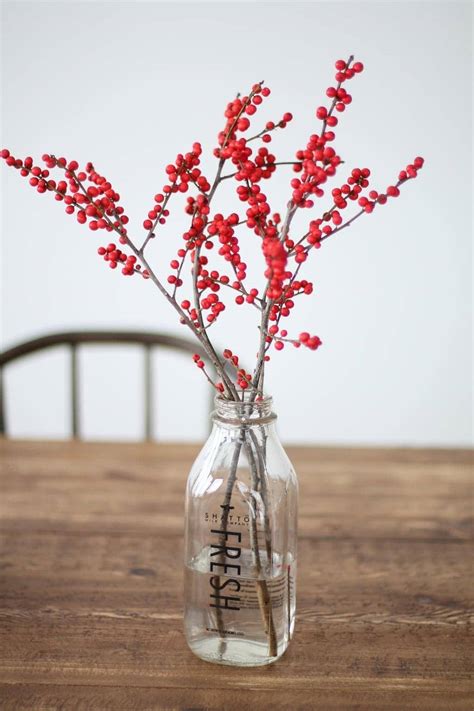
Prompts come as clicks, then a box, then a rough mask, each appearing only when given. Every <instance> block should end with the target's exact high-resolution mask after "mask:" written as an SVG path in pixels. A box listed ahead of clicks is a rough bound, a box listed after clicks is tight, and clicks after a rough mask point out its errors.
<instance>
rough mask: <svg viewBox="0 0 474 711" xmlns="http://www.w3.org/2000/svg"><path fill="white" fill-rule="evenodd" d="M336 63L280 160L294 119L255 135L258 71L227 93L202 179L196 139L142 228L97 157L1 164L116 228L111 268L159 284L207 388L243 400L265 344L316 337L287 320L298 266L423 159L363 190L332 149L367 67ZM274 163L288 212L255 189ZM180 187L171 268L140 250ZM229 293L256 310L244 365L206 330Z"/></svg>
mask: <svg viewBox="0 0 474 711" xmlns="http://www.w3.org/2000/svg"><path fill="white" fill-rule="evenodd" d="M335 68H336V74H335V83H334V85H333V86H330V87H328V89H327V90H326V96H327V98H328V102H327V104H328V105H327V106H319V107H318V108H317V109H316V119H318V121H320V122H321V125H320V127H319V130H318V132H316V133H313V134H312V135H311V136H310V137H309V139H308V141H307V143H306V146H305V147H304V148H302V149H300V150H297V151H296V154H295V158H294V159H293V160H287V161H278V160H277V159H276V157H275V155H274V154H273V153H272V152H271V151H270V149H269V147H268V146H269V144H270V143H271V142H272V138H273V134H274V132H275V131H277V130H280V129H284V128H285V127H286V126H287V125H288V124H289V123H290V122H291V120H292V118H293V116H292V114H291V113H285V114H284V115H283V116H282V118H281V119H280V120H278V121H275V122H274V121H268V122H267V123H266V124H265V126H264V128H261V129H260V130H257V131H256V132H255V133H253V134H252V131H251V127H252V124H253V123H254V122H255V118H256V114H257V113H258V109H259V107H260V106H261V105H262V103H263V102H264V101H265V99H267V97H268V96H269V95H270V89H269V88H268V87H267V86H264V84H263V82H260V83H259V84H255V85H254V86H253V87H252V90H251V91H250V92H249V93H248V95H246V96H237V98H235V99H234V100H233V101H230V102H229V103H228V104H227V107H226V110H225V114H224V115H225V119H226V122H225V126H224V128H223V130H222V131H220V133H219V134H218V141H217V142H218V145H217V147H216V148H215V149H214V156H215V158H216V160H217V169H216V174H215V177H214V179H213V180H212V181H211V180H208V178H207V177H206V176H205V175H203V173H202V171H201V169H200V167H199V166H200V156H201V153H202V148H201V144H200V143H194V144H193V146H192V149H191V150H190V151H189V152H188V153H185V154H181V153H180V154H179V155H178V156H177V157H176V160H175V162H174V163H170V164H169V165H168V166H166V169H165V171H166V182H165V184H164V186H163V188H162V190H161V192H158V193H157V194H156V195H155V196H154V199H153V204H152V206H151V208H150V211H149V212H148V215H147V216H146V218H145V220H144V221H143V230H144V235H143V237H142V238H137V237H136V236H135V237H133V238H132V236H131V235H130V234H129V229H128V223H129V218H128V217H127V215H126V213H125V210H124V208H123V207H122V205H121V204H120V195H119V193H118V192H116V190H115V189H114V187H113V186H112V184H111V183H110V181H109V180H107V178H105V177H104V176H103V175H101V174H100V173H98V172H97V171H96V169H95V167H94V165H93V164H92V163H87V164H86V165H85V167H84V168H83V169H81V168H80V167H79V164H78V163H77V161H75V160H67V159H66V158H63V157H60V158H57V157H56V156H54V155H50V154H45V155H43V157H42V160H43V164H44V166H45V167H44V168H42V167H40V166H38V165H36V164H35V162H34V161H33V159H32V158H31V157H27V158H25V159H24V160H22V159H20V158H15V157H14V156H13V155H12V154H11V153H10V151H8V150H7V149H3V150H2V151H1V157H2V158H3V159H4V160H5V162H6V164H7V165H9V166H11V167H13V168H16V169H17V170H18V171H19V173H20V175H22V176H23V177H25V178H28V180H29V184H30V185H31V186H32V187H34V188H35V189H36V190H37V192H39V193H51V194H53V195H54V197H55V199H56V200H57V201H58V202H60V203H63V204H64V206H65V211H66V213H67V214H69V215H76V219H77V221H78V222H79V223H81V224H87V225H88V227H89V229H90V230H92V231H93V232H100V231H105V232H107V233H114V234H113V235H111V236H112V237H113V238H115V240H114V241H111V242H110V243H108V244H105V245H103V246H100V247H99V248H98V250H97V251H98V254H99V255H100V256H101V257H102V258H103V259H104V260H105V261H106V262H108V265H109V267H110V268H111V269H116V268H120V269H121V272H122V274H123V275H125V276H134V275H141V276H142V277H143V278H144V279H150V280H151V281H152V282H153V283H154V284H155V285H156V286H157V287H158V289H159V290H160V292H161V293H162V294H163V296H164V297H165V298H166V299H167V300H168V302H169V303H170V304H171V305H172V306H173V308H174V309H175V310H176V311H177V313H178V315H179V319H180V322H181V323H182V324H184V325H186V326H188V328H190V329H191V331H192V332H193V334H194V335H195V336H196V338H197V339H198V340H199V341H200V343H201V345H202V347H203V348H204V350H205V352H206V353H207V355H208V357H209V360H210V361H211V362H212V364H213V366H214V368H215V369H216V372H217V378H218V379H217V380H216V381H214V379H213V378H212V377H211V375H210V374H209V373H208V372H207V370H206V367H205V363H204V361H203V360H202V359H201V358H200V357H199V356H197V355H196V356H194V361H195V363H196V365H197V366H198V368H200V369H201V370H202V371H203V372H204V374H205V375H206V377H207V378H208V380H209V381H210V382H211V384H212V385H213V387H215V388H216V390H217V391H219V392H221V393H222V394H223V395H224V396H225V397H226V398H229V399H231V400H241V399H243V397H244V391H248V393H249V394H250V399H255V398H258V397H260V396H262V394H263V384H264V373H265V363H266V362H267V361H269V360H270V353H271V351H272V349H275V350H277V351H279V350H282V349H283V348H284V347H285V345H286V344H291V345H293V346H294V347H295V348H299V347H301V346H304V347H306V348H309V349H311V350H316V349H317V348H319V346H320V345H321V340H320V339H319V338H318V336H315V335H311V334H310V333H307V332H303V333H300V334H299V335H298V336H291V335H289V333H288V331H287V329H286V328H285V327H284V326H283V323H284V322H282V320H283V319H286V318H287V317H288V316H290V314H291V312H292V310H293V309H294V307H295V299H296V298H297V297H299V296H302V295H305V294H306V295H309V294H311V293H312V291H313V285H312V283H311V282H310V281H308V280H307V279H303V278H301V277H300V270H301V267H302V265H303V264H304V262H306V260H307V259H308V256H309V254H310V252H312V251H313V250H315V249H319V247H320V246H321V244H322V242H324V240H326V239H327V238H328V237H333V236H335V235H336V234H337V233H338V232H340V231H341V230H343V229H345V228H346V227H349V226H350V225H351V224H352V223H353V222H354V221H355V220H357V219H358V218H359V217H361V216H362V215H364V214H366V213H371V212H373V210H374V209H375V208H376V207H377V206H378V205H385V204H386V203H387V201H388V200H390V199H392V198H396V197H398V196H399V195H400V187H401V186H402V185H403V184H404V183H406V182H408V181H409V180H412V179H413V178H415V177H416V176H417V173H418V171H419V170H420V169H421V168H422V166H423V158H420V157H417V158H415V159H414V160H413V162H412V163H410V164H409V165H407V167H406V168H405V169H404V170H402V171H401V172H400V173H399V175H398V180H397V181H396V182H394V184H393V185H389V186H388V187H387V188H386V189H385V191H378V190H374V189H369V188H370V170H369V169H368V168H353V169H352V170H350V171H347V169H346V168H345V165H344V164H343V161H342V159H341V157H340V156H339V155H338V153H337V152H336V150H335V148H334V139H335V128H336V127H337V125H338V122H339V119H338V114H341V113H343V112H344V111H345V110H346V108H347V107H348V106H349V105H350V104H351V102H352V96H351V94H349V93H348V91H347V90H346V89H345V88H344V86H343V85H345V84H346V82H347V81H349V80H350V79H352V78H353V77H355V76H356V75H357V74H359V73H360V72H362V71H363V69H364V67H363V65H362V63H361V62H354V58H353V57H350V58H349V60H348V61H344V60H341V59H340V60H338V61H337V62H336V64H335ZM249 133H250V134H252V135H250V136H249ZM280 166H292V168H293V171H294V174H295V176H294V177H293V179H292V180H291V181H290V194H289V201H288V203H287V205H286V210H285V212H284V213H283V214H280V213H279V212H273V210H272V208H271V207H270V205H269V203H268V199H267V196H266V195H265V193H264V192H263V189H262V184H263V183H264V181H265V180H269V179H270V178H271V177H272V176H273V175H274V174H275V173H276V172H277V169H280ZM52 170H55V171H57V172H59V174H60V175H59V178H54V177H53V176H52V174H51V171H52ZM339 171H342V172H345V173H346V178H345V180H344V181H343V182H342V184H340V186H339V187H335V188H333V189H332V192H331V197H332V205H330V206H328V207H327V208H326V209H325V210H324V211H323V212H322V214H320V216H319V217H317V218H316V219H311V220H310V221H309V224H308V226H307V228H306V230H304V231H303V234H293V232H292V229H291V227H292V221H293V218H294V216H295V214H296V213H297V212H298V211H299V210H307V209H311V208H314V205H315V201H316V200H317V199H320V198H323V197H324V196H325V194H326V191H327V189H326V184H327V182H328V179H330V178H334V177H335V176H336V173H337V172H339ZM347 172H348V174H347ZM227 180H232V181H234V183H235V186H236V194H237V197H238V200H239V201H240V203H242V205H241V208H240V210H239V211H236V212H233V213H231V214H230V215H222V214H220V213H214V212H213V210H212V202H213V199H214V196H215V194H216V191H217V189H218V188H219V186H220V185H221V184H222V183H223V182H224V181H227ZM177 193H183V194H184V193H189V195H188V196H187V197H186V198H185V204H184V210H185V212H186V213H187V214H188V215H189V217H190V224H189V227H188V229H187V231H186V232H185V233H184V234H183V235H182V241H181V244H180V245H179V248H178V250H177V252H176V257H175V258H174V259H173V260H172V261H171V262H170V265H169V266H170V270H169V273H168V274H165V275H163V274H162V275H159V274H158V273H157V271H155V270H154V269H153V268H152V266H151V265H150V263H149V262H148V260H147V257H146V256H145V251H146V248H147V246H148V244H149V242H150V241H151V240H152V239H154V238H155V236H156V235H157V233H158V232H159V230H160V228H161V226H162V225H164V224H165V223H166V222H167V220H168V218H169V216H170V210H169V205H170V203H171V201H172V200H173V201H175V199H176V194H177ZM349 207H353V208H355V209H354V210H353V212H352V213H351V214H350V215H349V216H347V217H346V216H345V210H347V208H349ZM243 234H245V237H244V239H257V240H259V241H260V244H261V249H262V253H263V260H262V265H263V267H264V270H263V275H264V282H263V286H261V287H260V288H256V287H253V286H250V285H249V284H248V279H247V264H246V263H245V261H244V259H243V257H242V255H241V252H240V247H241V244H242V243H243V241H242V235H243ZM109 239H110V238H109ZM216 253H217V254H216ZM208 255H209V256H208ZM211 255H212V263H211V259H210V256H211ZM186 274H188V275H189V279H188V280H186V279H185V275H186ZM232 292H233V294H234V297H233V298H234V299H235V302H236V303H237V304H239V305H243V304H249V305H251V306H252V307H253V308H255V309H256V310H257V311H258V312H259V316H258V329H259V347H258V352H257V358H256V365H255V368H254V371H253V373H248V372H246V371H245V369H244V368H242V367H241V366H240V365H239V358H238V356H237V355H235V354H234V353H232V351H230V350H229V349H225V350H224V351H223V353H219V352H218V351H217V350H216V348H215V346H214V345H213V343H212V342H211V340H210V337H209V331H210V328H211V327H212V326H213V324H214V323H216V321H217V320H218V319H219V318H220V317H221V314H222V313H223V312H224V311H225V308H226V304H225V299H224V295H225V293H228V294H229V293H232Z"/></svg>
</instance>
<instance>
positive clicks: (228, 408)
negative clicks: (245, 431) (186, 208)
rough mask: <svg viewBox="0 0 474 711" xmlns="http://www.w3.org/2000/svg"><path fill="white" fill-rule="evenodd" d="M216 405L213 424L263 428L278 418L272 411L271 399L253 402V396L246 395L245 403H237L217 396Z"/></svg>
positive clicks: (264, 398) (266, 398) (265, 398)
mask: <svg viewBox="0 0 474 711" xmlns="http://www.w3.org/2000/svg"><path fill="white" fill-rule="evenodd" d="M214 405H215V410H214V412H213V413H212V420H213V422H215V423H217V424H219V423H220V424H224V425H228V426H230V427H239V426H240V427H261V426H262V425H266V424H269V423H270V422H273V421H274V420H276V417H277V416H276V415H275V413H274V412H273V409H272V407H273V400H272V398H271V397H263V398H260V399H257V398H256V399H254V400H253V399H252V396H251V395H247V394H246V393H244V400H243V402H242V401H239V402H235V401H234V400H226V399H225V398H223V397H222V396H221V395H217V396H216V397H215V399H214Z"/></svg>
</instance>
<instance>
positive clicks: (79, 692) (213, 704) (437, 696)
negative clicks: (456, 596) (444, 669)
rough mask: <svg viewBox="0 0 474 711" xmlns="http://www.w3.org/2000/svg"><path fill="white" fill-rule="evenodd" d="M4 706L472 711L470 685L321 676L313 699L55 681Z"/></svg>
mask: <svg viewBox="0 0 474 711" xmlns="http://www.w3.org/2000/svg"><path fill="white" fill-rule="evenodd" d="M2 697H3V699H4V703H3V705H2V710H3V711H31V710H32V709H34V710H35V711H59V710H60V711H91V710H99V709H100V711H151V710H153V711H223V710H224V709H225V711H242V709H245V708H254V709H257V710H258V711H267V710H268V709H272V710H275V711H289V710H291V711H355V710H356V709H357V710H359V711H380V710H381V709H384V710H385V711H405V710H407V711H408V709H410V711H412V710H413V711H447V710H448V709H449V711H467V710H468V709H471V708H472V704H471V701H472V693H470V689H469V686H468V685H465V687H464V688H460V685H459V683H458V682H455V683H452V682H449V681H445V680H443V681H442V682H434V681H432V680H428V681H425V680H422V679H419V680H416V681H411V682H408V683H407V682H405V683H403V684H394V683H393V682H391V681H388V682H387V681H384V680H363V679H360V680H355V681H351V682H347V681H345V682H342V681H339V682H337V683H335V682H334V680H324V679H321V680H320V681H319V682H318V684H317V686H315V687H314V690H313V692H312V693H311V696H310V698H308V693H307V691H305V690H298V689H293V688H289V689H278V693H269V692H268V691H258V690H250V689H232V690H230V691H229V690H227V689H204V690H203V689H193V688H185V689H169V688H154V687H133V688H130V687H126V686H120V685H119V684H117V685H116V686H113V687H104V686H74V687H73V688H72V687H71V686H62V685H56V684H55V685H49V684H22V685H9V686H4V687H2V686H1V685H0V698H2Z"/></svg>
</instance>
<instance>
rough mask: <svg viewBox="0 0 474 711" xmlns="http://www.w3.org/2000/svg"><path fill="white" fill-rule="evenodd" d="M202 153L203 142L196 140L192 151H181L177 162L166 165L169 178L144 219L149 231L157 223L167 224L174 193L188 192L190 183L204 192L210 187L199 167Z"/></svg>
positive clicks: (144, 225) (146, 228)
mask: <svg viewBox="0 0 474 711" xmlns="http://www.w3.org/2000/svg"><path fill="white" fill-rule="evenodd" d="M201 153H202V147H201V144H200V143H197V142H196V143H194V144H193V147H192V150H191V151H189V152H188V153H185V154H184V155H183V154H182V153H179V154H178V155H177V156H176V160H175V162H174V163H170V164H169V165H167V166H166V175H167V178H168V180H167V182H166V183H165V185H164V186H163V188H162V192H161V193H157V194H156V195H155V199H154V200H155V204H154V205H153V207H152V208H151V210H150V211H149V212H148V216H147V218H146V219H145V220H144V221H143V227H144V229H145V230H147V232H150V231H152V230H153V229H155V227H156V225H157V224H161V225H164V224H165V222H166V218H167V217H168V216H169V210H167V209H166V204H167V202H168V199H169V197H170V196H171V195H172V194H173V193H177V192H179V193H186V192H187V191H188V190H189V186H190V184H194V185H196V186H197V187H198V188H199V190H201V191H202V192H203V193H205V192H206V191H207V190H209V189H210V185H209V182H208V180H207V179H206V178H205V177H204V176H203V175H202V172H201V170H200V169H199V168H198V167H197V166H198V165H199V164H200V162H201V161H200V158H199V156H200V155H201Z"/></svg>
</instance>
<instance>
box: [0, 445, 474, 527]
mask: <svg viewBox="0 0 474 711" xmlns="http://www.w3.org/2000/svg"><path fill="white" fill-rule="evenodd" d="M24 450H25V452H26V453H25V454H23V451H24ZM196 451H197V448H196V447H194V446H168V447H166V446H164V447H163V446H162V445H161V446H160V445H153V444H150V445H118V444H117V445H115V444H114V445H104V444H93V445H90V444H88V445H81V444H78V443H51V444H50V443H48V444H46V445H44V444H43V446H41V444H39V443H27V444H24V443H18V442H3V443H0V453H1V454H2V455H3V462H4V463H3V467H2V469H3V473H2V480H3V487H4V491H5V496H4V504H3V512H2V517H1V521H0V527H1V529H3V530H21V531H26V530H45V531H48V530H49V531H51V530H62V531H65V530H67V531H71V532H79V533H80V534H81V535H82V534H83V532H84V531H85V530H88V531H110V532H112V531H116V530H117V529H118V528H120V529H121V530H127V531H136V532H139V531H155V532H158V533H160V534H167V533H170V532H175V533H180V532H181V530H182V526H183V495H184V493H183V492H184V486H185V481H186V477H187V472H188V470H189V467H190V465H191V462H192V459H193V456H194V455H195V454H196ZM18 452H21V456H17V453H18ZM290 454H291V455H292V458H293V460H294V463H295V466H296V469H297V471H298V477H299V481H300V489H301V498H300V502H301V503H300V533H301V535H302V536H311V537H338V538H344V537H347V538H356V537H364V536H365V537H371V538H372V537H387V538H397V539H398V538H411V539H414V538H424V539H432V538H439V539H467V538H470V537H472V533H473V527H472V520H473V519H472V506H471V496H470V494H471V488H470V487H471V466H470V465H471V456H470V453H469V452H462V451H461V452H457V451H455V450H453V451H452V452H451V451H445V450H440V452H439V453H438V452H437V451H436V450H422V451H421V452H420V451H417V450H414V451H413V453H412V452H410V451H409V450H408V451H403V452H400V451H399V450H377V451H376V452H375V453H374V451H373V450H367V449H363V450H358V449H349V450H332V449H308V448H301V447H300V448H293V449H290ZM450 457H451V458H450ZM420 481H421V482H422V488H421V490H420ZM92 482H93V484H92Z"/></svg>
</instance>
